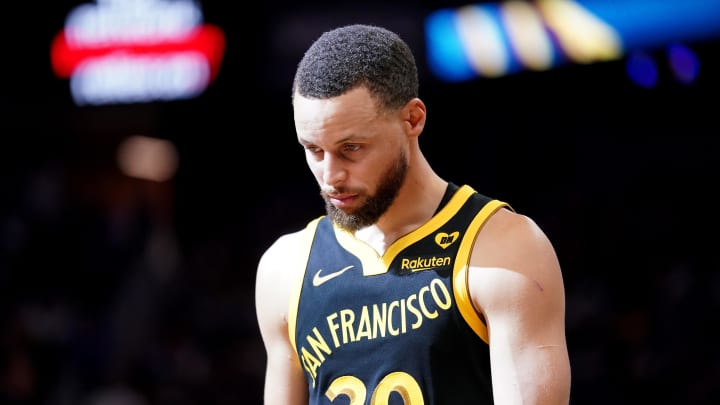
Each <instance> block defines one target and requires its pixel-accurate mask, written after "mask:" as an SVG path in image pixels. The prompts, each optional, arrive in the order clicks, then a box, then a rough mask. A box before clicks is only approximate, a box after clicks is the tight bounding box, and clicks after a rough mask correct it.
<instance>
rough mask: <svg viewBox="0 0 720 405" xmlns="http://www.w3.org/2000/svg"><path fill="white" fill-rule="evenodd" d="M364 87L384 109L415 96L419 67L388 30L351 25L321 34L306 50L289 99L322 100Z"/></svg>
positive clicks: (410, 51) (400, 105) (402, 104)
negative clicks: (297, 97) (296, 96)
mask: <svg viewBox="0 0 720 405" xmlns="http://www.w3.org/2000/svg"><path fill="white" fill-rule="evenodd" d="M358 86H366V87H367V89H368V90H369V91H370V94H371V95H372V96H373V97H374V98H375V100H376V101H377V102H378V103H379V107H381V108H385V109H397V108H401V107H402V106H404V105H405V104H407V102H408V101H410V100H411V99H412V98H414V97H417V96H418V87H419V85H418V71H417V65H416V64H415V58H414V56H413V53H412V50H411V49H410V47H409V46H408V44H407V43H406V42H405V41H404V40H402V39H401V38H400V36H398V35H397V34H396V33H394V32H392V31H389V30H388V29H385V28H382V27H378V26H373V25H365V24H353V25H347V26H342V27H339V28H335V29H333V30H330V31H327V32H325V33H323V34H322V35H321V36H320V37H319V38H318V39H317V40H315V42H314V43H313V44H312V45H311V46H310V48H308V50H307V51H306V52H305V55H304V56H303V58H302V59H301V60H300V63H299V64H298V67H297V71H296V72H295V78H294V79H293V86H292V90H293V97H294V95H295V94H296V93H297V94H299V95H301V96H303V97H307V98H318V99H326V98H331V97H336V96H340V95H342V94H344V93H346V92H347V91H349V90H352V89H354V88H356V87H358Z"/></svg>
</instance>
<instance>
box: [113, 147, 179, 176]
mask: <svg viewBox="0 0 720 405" xmlns="http://www.w3.org/2000/svg"><path fill="white" fill-rule="evenodd" d="M178 160H179V159H178V153H177V149H176V148H175V145H174V144H173V143H172V142H170V141H168V140H164V139H157V138H152V137H148V136H143V135H133V136H130V137H128V138H127V139H125V140H124V141H123V142H122V143H120V145H119V146H118V149H117V164H118V167H119V168H120V171H122V172H123V173H124V174H125V175H126V176H130V177H135V178H139V179H144V180H151V181H156V182H164V181H167V180H170V179H172V178H173V176H175V172H176V171H177V168H178Z"/></svg>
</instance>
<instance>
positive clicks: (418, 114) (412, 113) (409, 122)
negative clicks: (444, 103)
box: [403, 97, 426, 136]
mask: <svg viewBox="0 0 720 405" xmlns="http://www.w3.org/2000/svg"><path fill="white" fill-rule="evenodd" d="M403 119H404V120H405V128H406V130H407V133H408V135H410V136H419V135H420V133H421V132H422V131H423V129H424V128H425V119H426V109H425V103H423V102H422V100H420V99H419V98H417V97H416V98H413V99H412V100H410V101H409V102H408V103H407V104H406V105H405V108H404V109H403Z"/></svg>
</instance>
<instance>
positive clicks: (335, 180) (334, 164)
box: [322, 153, 347, 187]
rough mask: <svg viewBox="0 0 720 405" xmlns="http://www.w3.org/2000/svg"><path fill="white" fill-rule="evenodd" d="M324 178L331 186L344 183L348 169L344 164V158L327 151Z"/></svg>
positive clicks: (324, 161)
mask: <svg viewBox="0 0 720 405" xmlns="http://www.w3.org/2000/svg"><path fill="white" fill-rule="evenodd" d="M322 178H323V182H325V184H327V185H328V186H331V187H336V186H338V185H339V184H342V183H343V182H344V181H345V180H346V179H347V170H346V169H345V166H344V165H343V162H342V158H340V157H337V156H334V155H333V154H331V153H326V154H325V159H324V160H323V176H322Z"/></svg>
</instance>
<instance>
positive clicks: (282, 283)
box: [255, 236, 308, 405]
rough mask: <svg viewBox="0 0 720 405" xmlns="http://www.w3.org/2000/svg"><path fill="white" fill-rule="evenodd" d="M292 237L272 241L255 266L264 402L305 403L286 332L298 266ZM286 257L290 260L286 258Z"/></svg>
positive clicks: (276, 404) (304, 391)
mask: <svg viewBox="0 0 720 405" xmlns="http://www.w3.org/2000/svg"><path fill="white" fill-rule="evenodd" d="M292 238H294V236H284V237H282V238H280V239H278V241H276V242H275V243H274V244H273V245H272V246H271V247H270V248H269V249H268V250H267V251H266V252H265V254H264V255H263V256H262V258H261V259H260V263H259V264H258V269H257V278H256V284H255V308H256V313H257V319H258V324H259V326H260V333H261V335H262V339H263V343H264V344H265V351H266V354H267V365H266V369H265V387H264V404H265V405H288V404H289V405H293V404H298V405H299V404H307V403H308V394H307V383H306V381H305V377H304V375H303V372H302V370H301V369H300V364H299V362H298V359H297V355H296V354H295V352H294V351H293V348H292V345H291V344H290V338H289V335H288V304H289V296H290V289H291V286H292V285H291V284H292V281H293V280H294V279H295V278H296V277H295V274H288V272H289V271H291V269H293V268H295V267H298V262H296V261H293V260H292V257H293V255H292V252H293V244H292ZM288 258H290V259H288Z"/></svg>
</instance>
